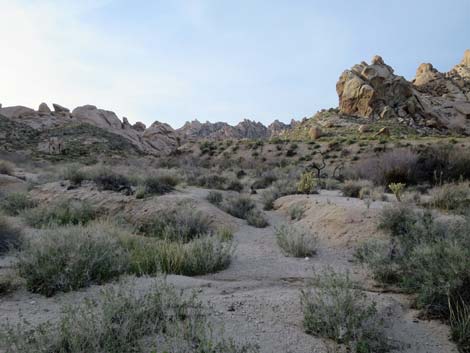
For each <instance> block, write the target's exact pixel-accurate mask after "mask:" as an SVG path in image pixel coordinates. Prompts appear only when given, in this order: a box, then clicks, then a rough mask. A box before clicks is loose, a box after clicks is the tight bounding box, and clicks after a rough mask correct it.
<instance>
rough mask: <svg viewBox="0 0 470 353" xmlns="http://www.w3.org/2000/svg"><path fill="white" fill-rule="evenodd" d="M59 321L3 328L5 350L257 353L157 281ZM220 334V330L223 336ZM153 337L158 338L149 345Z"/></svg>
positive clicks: (115, 292) (106, 295)
mask: <svg viewBox="0 0 470 353" xmlns="http://www.w3.org/2000/svg"><path fill="white" fill-rule="evenodd" d="M62 312H63V314H62V316H61V318H60V319H59V320H58V321H57V322H52V321H50V322H45V323H42V324H40V325H39V326H33V325H32V324H30V323H24V324H21V325H18V326H12V325H10V326H5V327H3V331H4V332H3V335H2V336H3V338H4V339H2V340H1V343H0V348H2V349H4V350H5V352H7V353H30V352H60V353H65V352H87V353H102V352H113V353H129V352H134V353H144V352H158V353H163V352H166V353H196V352H197V353H202V352H207V353H238V352H240V353H254V352H256V351H257V349H256V347H254V346H252V345H237V344H235V343H233V341H232V340H227V339H225V338H223V337H222V335H221V334H220V335H219V337H214V336H213V335H214V333H215V332H216V331H215V330H213V329H212V328H211V325H210V323H209V322H208V320H207V316H206V314H205V308H204V307H203V306H202V304H201V303H200V302H198V301H197V298H195V297H194V296H190V297H189V298H188V299H186V297H185V296H184V295H183V294H182V293H179V292H178V291H177V290H176V289H174V288H173V287H170V286H169V285H166V284H164V283H162V282H156V283H155V284H154V285H153V286H152V288H151V289H147V290H145V291H144V292H142V290H141V289H137V287H136V286H133V283H129V284H127V285H123V286H120V287H118V288H116V289H114V288H108V289H106V290H104V291H103V292H102V293H101V298H100V300H99V301H98V304H96V303H95V302H94V301H91V300H88V301H84V302H83V303H82V304H80V305H75V306H67V307H64V308H63V310H62ZM217 332H218V331H217ZM149 336H155V337H158V343H156V342H155V341H154V340H146V339H144V338H146V337H149Z"/></svg>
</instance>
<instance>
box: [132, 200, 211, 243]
mask: <svg viewBox="0 0 470 353" xmlns="http://www.w3.org/2000/svg"><path fill="white" fill-rule="evenodd" d="M138 231H139V233H141V234H143V235H145V236H148V237H154V238H158V239H167V240H170V241H180V242H183V243H186V242H188V241H191V240H193V239H196V238H199V237H201V236H205V235H208V234H210V233H211V227H210V220H209V218H208V217H207V216H206V215H204V214H203V213H202V212H200V211H196V210H195V209H194V208H191V207H190V206H188V205H181V206H179V207H176V208H170V209H164V210H161V211H159V212H157V213H156V214H155V215H153V216H152V217H149V218H147V219H146V220H144V221H143V222H141V223H140V224H139V226H138Z"/></svg>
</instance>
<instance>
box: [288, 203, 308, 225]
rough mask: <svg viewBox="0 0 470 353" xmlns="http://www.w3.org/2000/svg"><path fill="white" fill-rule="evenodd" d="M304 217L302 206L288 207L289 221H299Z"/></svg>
mask: <svg viewBox="0 0 470 353" xmlns="http://www.w3.org/2000/svg"><path fill="white" fill-rule="evenodd" d="M304 215H305V207H304V206H302V205H292V206H291V207H289V217H290V219H291V220H297V221H298V220H300V219H302V218H303V216H304Z"/></svg>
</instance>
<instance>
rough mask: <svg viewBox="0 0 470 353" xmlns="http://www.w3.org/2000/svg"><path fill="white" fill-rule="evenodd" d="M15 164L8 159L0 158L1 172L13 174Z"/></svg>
mask: <svg viewBox="0 0 470 353" xmlns="http://www.w3.org/2000/svg"><path fill="white" fill-rule="evenodd" d="M14 169H15V165H14V164H13V163H11V162H8V161H3V160H0V174H6V175H13V170H14Z"/></svg>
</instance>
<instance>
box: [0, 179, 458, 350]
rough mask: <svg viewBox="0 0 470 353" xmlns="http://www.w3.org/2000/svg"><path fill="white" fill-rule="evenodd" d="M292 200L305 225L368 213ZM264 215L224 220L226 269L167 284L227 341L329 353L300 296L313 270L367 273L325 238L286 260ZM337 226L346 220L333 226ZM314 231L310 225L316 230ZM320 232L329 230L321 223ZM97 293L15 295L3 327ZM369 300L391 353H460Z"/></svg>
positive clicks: (400, 303)
mask: <svg viewBox="0 0 470 353" xmlns="http://www.w3.org/2000/svg"><path fill="white" fill-rule="evenodd" d="M185 192H187V193H188V196H190V197H192V198H194V199H196V200H199V201H201V202H205V196H206V194H207V192H208V191H207V190H202V189H191V188H190V189H188V190H186V191H185ZM291 198H292V197H291ZM289 200H290V201H292V202H293V201H295V202H298V201H301V202H306V203H308V205H307V206H308V207H309V210H308V214H307V216H306V217H307V218H309V217H310V216H309V215H314V214H315V213H316V212H324V211H325V209H324V207H327V210H328V208H329V207H334V206H335V205H336V203H337V205H340V206H341V207H346V208H348V207H350V208H351V209H354V210H357V209H358V208H359V207H363V208H365V206H364V205H359V204H358V203H357V200H352V199H351V200H348V199H345V198H342V197H341V198H340V197H337V196H335V195H329V194H327V195H326V196H325V195H318V196H311V197H309V198H308V199H305V197H303V196H298V197H297V199H294V198H292V199H289ZM290 201H289V202H290ZM322 207H323V208H322ZM372 207H379V206H377V205H373V206H372ZM361 212H362V211H361ZM266 214H267V217H268V219H269V222H270V226H269V227H267V228H264V229H258V228H254V227H251V226H248V225H247V224H246V222H245V221H243V220H239V219H235V218H233V217H231V216H229V215H227V217H228V218H230V220H228V221H230V222H233V224H236V225H237V226H238V230H237V231H236V233H235V235H234V240H235V242H236V243H237V248H236V251H235V254H234V259H233V261H232V263H231V265H230V267H229V268H228V269H226V270H225V271H222V272H219V273H216V274H211V275H207V276H201V277H198V278H190V277H184V276H168V281H169V282H170V283H172V284H174V285H175V286H177V287H180V288H192V289H196V290H197V291H198V293H199V297H200V298H201V299H202V300H203V301H206V302H207V303H209V305H210V307H211V308H212V309H213V310H214V315H213V322H214V323H215V325H216V326H221V325H223V326H224V329H225V332H226V333H227V335H229V336H231V337H234V338H236V339H237V340H239V341H250V342H254V343H258V344H259V345H260V347H261V350H260V351H261V352H262V353H277V352H279V353H286V352H293V353H294V352H295V353H304V352H305V353H307V352H308V353H311V352H325V353H326V352H327V351H328V350H327V346H326V344H325V342H324V340H322V339H319V338H316V337H313V336H310V335H307V334H305V333H304V332H303V329H302V312H301V308H300V301H299V292H300V289H301V288H303V287H304V285H305V280H306V279H308V278H309V277H311V276H312V274H313V273H314V271H321V269H322V268H325V267H327V266H329V267H332V268H333V269H334V270H336V271H342V272H343V271H349V272H350V273H351V274H352V276H353V277H354V278H355V279H358V280H362V281H364V279H365V278H366V275H367V273H366V272H365V270H364V269H363V268H361V267H360V266H358V265H356V264H353V263H352V262H351V259H352V253H353V252H352V249H351V248H350V247H342V246H332V245H331V244H332V242H331V239H327V238H328V237H325V238H324V239H322V238H321V242H320V250H319V253H318V254H317V255H316V256H314V257H312V258H309V259H295V258H288V257H285V256H284V255H283V254H282V253H281V251H280V249H279V248H278V246H277V244H276V240H275V235H274V228H275V227H276V226H278V225H280V224H283V223H285V222H287V219H286V217H285V215H284V214H283V212H282V210H281V211H270V212H267V213H266ZM358 214H363V213H358ZM348 217H349V215H348ZM312 219H314V217H313V216H312ZM341 221H344V220H340V219H338V220H337V222H341ZM347 222H349V220H348V221H347ZM351 224H360V222H359V221H358V222H356V223H354V222H353V223H351ZM311 225H312V224H311ZM317 225H318V224H317V223H316V222H314V224H313V226H317ZM318 226H319V227H320V228H322V229H325V230H326V229H329V228H328V227H326V225H324V224H320V225H318ZM346 233H347V231H346ZM346 233H345V234H346ZM341 234H343V233H341ZM346 235H347V234H346ZM3 264H4V265H5V262H4V263H3ZM1 265H2V264H1V263H0V266H1ZM135 281H136V282H135V283H136V285H137V286H138V287H139V288H142V289H144V288H146V287H148V286H149V284H150V283H152V282H153V280H152V279H151V278H138V279H135ZM100 288H102V287H99V286H93V287H91V288H88V289H86V290H83V291H78V292H73V293H65V294H58V295H56V296H54V297H52V298H45V297H43V296H40V295H35V294H31V293H27V292H26V291H24V290H20V291H18V292H16V293H15V294H14V295H13V296H10V297H6V298H3V299H2V298H0V321H3V320H6V319H8V320H10V321H11V322H17V321H18V320H19V314H21V315H23V316H24V317H25V318H27V319H28V320H30V321H31V322H41V321H45V320H48V319H54V318H56V317H57V316H58V315H59V313H60V308H61V306H62V305H63V304H70V303H75V302H77V303H78V302H80V301H81V300H82V299H83V298H85V297H91V296H95V295H97V294H98V293H99V290H100ZM368 295H369V296H370V298H371V300H375V301H376V302H377V304H378V309H379V311H380V312H381V314H382V315H383V317H384V319H385V323H386V333H387V336H388V337H389V338H390V339H391V340H392V341H393V342H394V343H395V344H396V346H397V347H398V349H397V350H396V352H407V353H451V352H457V350H456V348H455V347H454V345H453V344H451V343H450V342H449V340H448V329H447V327H446V326H444V325H441V324H439V323H437V322H427V321H420V320H417V319H416V312H414V311H412V310H410V308H409V303H408V299H407V298H406V297H404V296H401V295H396V294H381V293H376V292H372V291H371V292H368Z"/></svg>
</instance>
